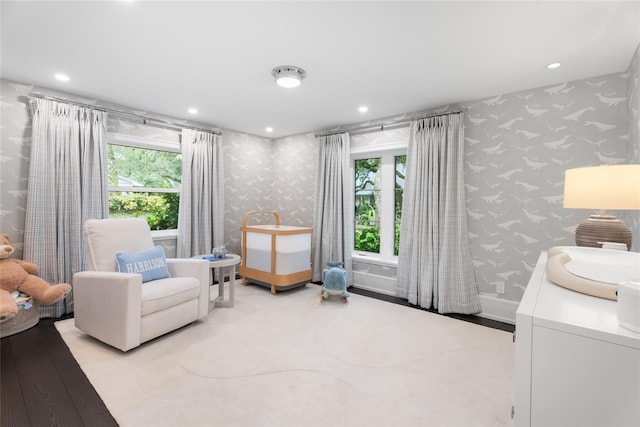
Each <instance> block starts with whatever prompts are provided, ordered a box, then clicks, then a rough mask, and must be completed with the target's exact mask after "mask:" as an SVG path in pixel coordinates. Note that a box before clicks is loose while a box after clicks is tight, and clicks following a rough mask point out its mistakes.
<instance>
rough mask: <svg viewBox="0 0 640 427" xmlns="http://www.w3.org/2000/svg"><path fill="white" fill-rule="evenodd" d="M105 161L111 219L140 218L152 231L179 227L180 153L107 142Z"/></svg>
mask: <svg viewBox="0 0 640 427" xmlns="http://www.w3.org/2000/svg"><path fill="white" fill-rule="evenodd" d="M108 161H109V184H110V186H111V191H110V192H109V216H110V217H111V218H123V217H142V218H145V219H146V220H147V222H148V223H149V227H150V228H151V229H152V230H173V229H177V228H178V209H179V206H180V193H179V191H180V181H181V179H182V159H181V154H180V153H177V152H172V151H161V150H152V149H146V148H134V147H128V146H121V145H114V144H109V147H108ZM153 189H169V190H168V191H167V190H164V191H153Z"/></svg>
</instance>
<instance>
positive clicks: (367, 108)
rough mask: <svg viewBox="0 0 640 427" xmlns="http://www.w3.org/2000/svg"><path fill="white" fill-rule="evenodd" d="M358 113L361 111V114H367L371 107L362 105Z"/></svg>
mask: <svg viewBox="0 0 640 427" xmlns="http://www.w3.org/2000/svg"><path fill="white" fill-rule="evenodd" d="M358 111H360V112H361V113H366V112H367V111H369V107H367V106H366V105H361V106H360V107H358Z"/></svg>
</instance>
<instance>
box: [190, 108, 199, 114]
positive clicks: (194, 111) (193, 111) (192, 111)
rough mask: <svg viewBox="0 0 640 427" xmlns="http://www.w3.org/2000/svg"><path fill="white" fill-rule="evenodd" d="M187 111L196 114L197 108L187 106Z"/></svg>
mask: <svg viewBox="0 0 640 427" xmlns="http://www.w3.org/2000/svg"><path fill="white" fill-rule="evenodd" d="M189 113H191V114H198V110H197V109H195V108H189Z"/></svg>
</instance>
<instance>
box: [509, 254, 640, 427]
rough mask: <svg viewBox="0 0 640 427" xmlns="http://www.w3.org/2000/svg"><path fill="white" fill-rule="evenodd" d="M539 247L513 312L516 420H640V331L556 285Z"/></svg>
mask: <svg viewBox="0 0 640 427" xmlns="http://www.w3.org/2000/svg"><path fill="white" fill-rule="evenodd" d="M546 263H547V254H546V252H543V253H542V254H541V255H540V258H539V259H538V263H537V264H536V267H535V270H534V271H533V274H532V275H531V279H530V281H529V284H528V286H527V289H526V291H525V293H524V296H523V298H522V301H521V302H520V306H519V307H518V311H517V313H516V345H515V347H516V360H515V365H516V372H515V408H514V411H515V413H514V416H515V425H516V426H529V425H531V426H640V334H637V333H634V332H632V331H630V330H627V329H625V328H623V327H621V326H619V325H618V319H617V313H616V302H615V301H610V300H605V299H601V298H597V297H593V296H589V295H585V294H581V293H578V292H574V291H571V290H569V289H565V288H563V287H560V286H557V285H555V284H553V283H551V282H550V281H548V280H547V278H546V273H545V269H546Z"/></svg>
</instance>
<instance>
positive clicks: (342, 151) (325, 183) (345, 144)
mask: <svg viewBox="0 0 640 427" xmlns="http://www.w3.org/2000/svg"><path fill="white" fill-rule="evenodd" d="M318 142H319V144H320V155H319V163H318V175H317V178H316V191H315V200H314V210H313V237H312V239H313V240H312V247H313V248H314V251H315V252H314V256H313V280H314V281H316V282H317V281H320V280H322V269H323V268H324V267H325V265H326V264H327V261H342V262H343V263H344V268H345V270H346V271H347V281H348V284H349V285H352V284H353V268H352V266H351V252H352V251H353V232H354V231H353V215H354V204H353V203H354V202H353V193H354V188H353V179H352V177H351V174H350V167H349V166H350V165H349V158H350V140H349V134H348V133H342V134H337V135H329V136H323V137H320V138H318Z"/></svg>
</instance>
